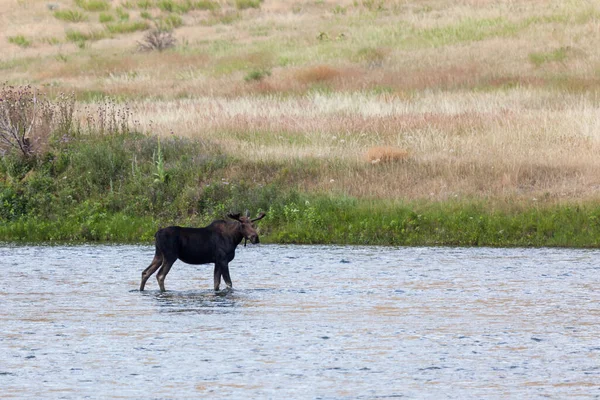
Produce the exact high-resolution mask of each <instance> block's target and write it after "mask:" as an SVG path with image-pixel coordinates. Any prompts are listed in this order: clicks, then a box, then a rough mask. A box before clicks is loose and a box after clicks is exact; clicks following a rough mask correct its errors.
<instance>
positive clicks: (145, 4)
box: [137, 0, 154, 10]
mask: <svg viewBox="0 0 600 400" xmlns="http://www.w3.org/2000/svg"><path fill="white" fill-rule="evenodd" d="M137 6H138V8H141V9H142V10H147V9H149V8H152V7H153V6H154V2H153V1H152V0H138V2H137Z"/></svg>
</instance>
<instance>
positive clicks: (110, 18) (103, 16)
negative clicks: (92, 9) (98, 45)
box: [98, 13, 115, 24]
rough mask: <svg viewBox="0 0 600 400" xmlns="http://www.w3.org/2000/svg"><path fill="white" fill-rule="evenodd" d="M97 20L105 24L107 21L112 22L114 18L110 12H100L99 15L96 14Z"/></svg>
mask: <svg viewBox="0 0 600 400" xmlns="http://www.w3.org/2000/svg"><path fill="white" fill-rule="evenodd" d="M98 20H99V21H100V23H102V24H106V23H109V22H113V21H114V20H115V17H114V16H113V15H112V14H107V13H100V15H99V16H98Z"/></svg>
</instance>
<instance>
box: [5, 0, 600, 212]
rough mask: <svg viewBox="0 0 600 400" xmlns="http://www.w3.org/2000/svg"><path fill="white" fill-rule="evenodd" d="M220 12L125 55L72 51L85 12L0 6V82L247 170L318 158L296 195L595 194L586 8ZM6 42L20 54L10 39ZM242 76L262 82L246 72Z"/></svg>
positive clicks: (332, 7)
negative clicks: (26, 43) (212, 146)
mask: <svg viewBox="0 0 600 400" xmlns="http://www.w3.org/2000/svg"><path fill="white" fill-rule="evenodd" d="M219 3H220V4H221V9H220V10H219V11H215V12H210V11H204V10H194V11H190V12H188V13H184V14H181V17H182V20H183V22H184V25H183V26H182V27H180V28H178V29H176V30H175V35H176V37H178V39H179V40H180V42H179V43H180V44H179V46H178V48H177V49H175V50H174V51H167V52H163V53H152V52H150V53H146V54H139V53H135V51H134V49H135V48H136V41H137V40H139V39H140V37H141V35H142V33H139V32H138V33H133V34H128V35H112V36H108V37H106V38H104V39H101V40H98V41H93V42H91V41H89V42H87V43H86V45H85V46H82V47H83V48H80V47H78V46H77V45H76V44H74V43H69V42H67V41H66V40H65V31H66V30H67V29H79V30H82V31H90V30H97V29H103V26H102V24H100V23H99V22H98V16H97V14H98V13H87V12H86V13H87V14H89V15H88V16H89V18H88V22H84V23H76V24H74V23H68V22H65V21H61V20H58V19H56V18H54V17H53V16H52V11H50V10H49V9H48V3H47V1H46V0H44V1H41V0H0V43H2V48H3V52H0V74H2V77H3V78H4V79H6V80H8V81H9V82H11V83H25V82H30V83H33V84H35V85H39V86H43V87H45V88H46V90H47V91H48V92H50V93H51V94H56V93H59V92H61V91H67V92H70V91H74V92H75V93H76V94H77V96H78V97H79V98H80V99H84V100H86V101H90V102H92V103H94V102H97V101H99V100H98V98H100V97H101V96H102V95H109V96H112V97H115V98H119V99H124V100H127V101H128V102H129V103H130V104H131V106H132V107H133V109H134V110H135V111H134V112H135V115H136V119H137V121H138V125H139V126H140V128H141V129H143V130H144V131H146V132H150V133H157V134H164V135H168V134H171V132H173V133H174V134H177V135H183V136H199V137H202V138H206V139H210V140H214V141H216V142H218V143H220V144H222V146H223V148H224V149H225V150H226V151H228V152H231V153H232V154H235V155H236V156H237V157H241V158H242V160H243V161H244V162H252V161H256V160H258V161H261V162H264V163H267V164H268V163H270V162H286V161H287V160H304V161H311V160H315V162H318V163H319V165H321V166H322V168H321V169H320V170H318V171H317V172H315V171H314V170H310V171H306V173H305V175H304V176H303V175H302V174H301V173H300V174H297V175H296V178H295V179H296V180H297V184H298V185H299V186H300V187H302V188H304V189H306V190H319V191H335V192H341V193H347V194H350V195H356V196H367V197H384V198H407V199H434V200H440V199H442V200H443V199H450V198H461V197H481V198H489V199H496V198H498V199H506V200H513V199H521V200H523V199H525V200H527V201H562V200H563V199H564V200H569V201H574V200H587V199H597V198H598V196H599V190H600V157H598V156H597V155H598V153H599V151H600V75H599V74H598V71H600V53H598V51H597V28H598V24H599V23H600V6H599V5H598V4H597V3H596V2H593V1H587V0H574V1H570V2H563V1H558V0H538V1H535V2H531V1H525V0H522V1H519V0H517V1H512V2H495V1H491V0H476V1H475V0H473V1H461V2H451V1H441V0H426V1H408V2H406V1H389V2H385V7H384V8H385V10H383V11H376V10H372V9H370V7H369V4H371V3H369V2H354V1H323V2H285V1H281V0H265V1H264V2H263V3H262V5H261V9H260V10H243V11H240V10H236V9H235V6H234V4H233V2H227V1H220V2H219ZM57 4H58V3H57ZM59 6H60V7H64V8H69V7H74V3H72V2H71V1H70V0H67V1H66V2H64V4H63V3H60V4H59ZM115 8H116V3H115V4H114V5H113V8H112V9H111V12H114V9H115ZM129 12H130V14H131V17H130V18H131V19H138V18H140V13H141V10H139V9H133V10H129ZM149 12H150V13H151V14H152V15H153V16H155V17H158V16H165V15H166V14H165V13H164V12H163V11H161V10H159V9H158V8H156V7H154V8H151V9H150V10H149ZM18 34H22V35H25V36H27V37H28V38H30V39H31V40H32V41H33V44H32V46H30V47H29V48H25V49H23V48H20V47H18V46H17V45H14V44H10V43H8V41H7V38H8V37H10V36H14V35H18ZM49 38H55V39H56V40H54V41H52V40H49ZM57 41H58V42H57ZM255 70H259V71H268V72H269V73H270V75H269V74H265V75H264V77H263V78H262V79H260V80H256V81H253V80H248V79H245V77H246V76H247V75H248V74H249V73H251V72H252V71H255ZM397 149H398V150H397ZM388 151H389V152H388ZM394 151H397V153H395V152H394ZM369 152H371V153H373V152H379V153H380V156H378V157H376V156H375V155H373V154H369ZM403 152H406V153H403ZM408 154H409V155H410V156H407V155H408ZM365 157H367V158H368V159H369V161H374V160H377V159H379V160H380V162H379V163H378V164H377V167H376V168H373V167H372V165H370V164H369V163H366V162H365ZM388 159H394V160H402V162H384V160H388ZM230 172H231V174H232V176H243V174H244V173H247V172H245V171H244V170H241V169H235V168H232V170H231V171H230ZM264 176H270V175H269V174H264ZM534 199H535V200H534Z"/></svg>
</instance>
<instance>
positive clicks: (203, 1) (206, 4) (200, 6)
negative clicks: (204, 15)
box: [192, 0, 221, 11]
mask: <svg viewBox="0 0 600 400" xmlns="http://www.w3.org/2000/svg"><path fill="white" fill-rule="evenodd" d="M192 7H193V8H194V9H195V10H208V11H215V10H218V9H219V8H221V5H220V4H219V3H217V2H216V1H211V0H198V1H196V2H193V3H192Z"/></svg>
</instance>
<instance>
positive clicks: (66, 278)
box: [0, 245, 600, 399]
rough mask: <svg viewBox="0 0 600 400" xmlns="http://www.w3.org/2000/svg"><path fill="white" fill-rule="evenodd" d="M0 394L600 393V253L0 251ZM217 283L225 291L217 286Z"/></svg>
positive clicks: (418, 395) (466, 250)
mask: <svg viewBox="0 0 600 400" xmlns="http://www.w3.org/2000/svg"><path fill="white" fill-rule="evenodd" d="M0 254H1V256H2V257H1V259H2V267H1V271H2V275H1V276H2V280H1V281H0V327H1V328H0V398H19V399H21V398H31V399H54V398H57V399H58V398H64V399H83V398H91V399H105V398H121V399H171V398H173V399H186V398H189V399H198V398H210V399H222V398H234V399H374V398H431V399H443V398H450V399H482V398H486V399H494V398H508V399H516V398H520V399H531V398H542V397H550V398H556V399H565V398H572V397H578V398H600V251H592V250H568V249H485V248H484V249H481V248H387V247H332V246H276V245H260V246H248V247H246V248H244V247H238V251H237V255H236V259H235V260H234V261H233V262H232V263H231V264H230V271H231V276H232V280H233V285H234V290H233V291H221V292H217V293H215V292H214V291H213V290H212V266H209V265H202V266H192V265H187V264H183V263H182V262H181V261H178V262H176V263H175V265H174V266H173V268H172V269H171V272H170V274H169V275H168V276H167V279H166V281H165V283H166V288H167V292H166V293H160V292H159V291H158V285H157V282H156V279H155V278H154V277H152V278H151V279H150V280H149V281H148V284H147V285H146V291H145V292H139V291H138V290H137V289H138V287H139V281H140V274H141V271H142V270H143V269H144V268H145V267H147V266H148V265H149V263H150V261H151V260H152V257H153V254H154V249H153V247H150V246H73V247H67V246H65V247H44V246H33V247H25V246H0ZM223 286H224V285H223Z"/></svg>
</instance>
